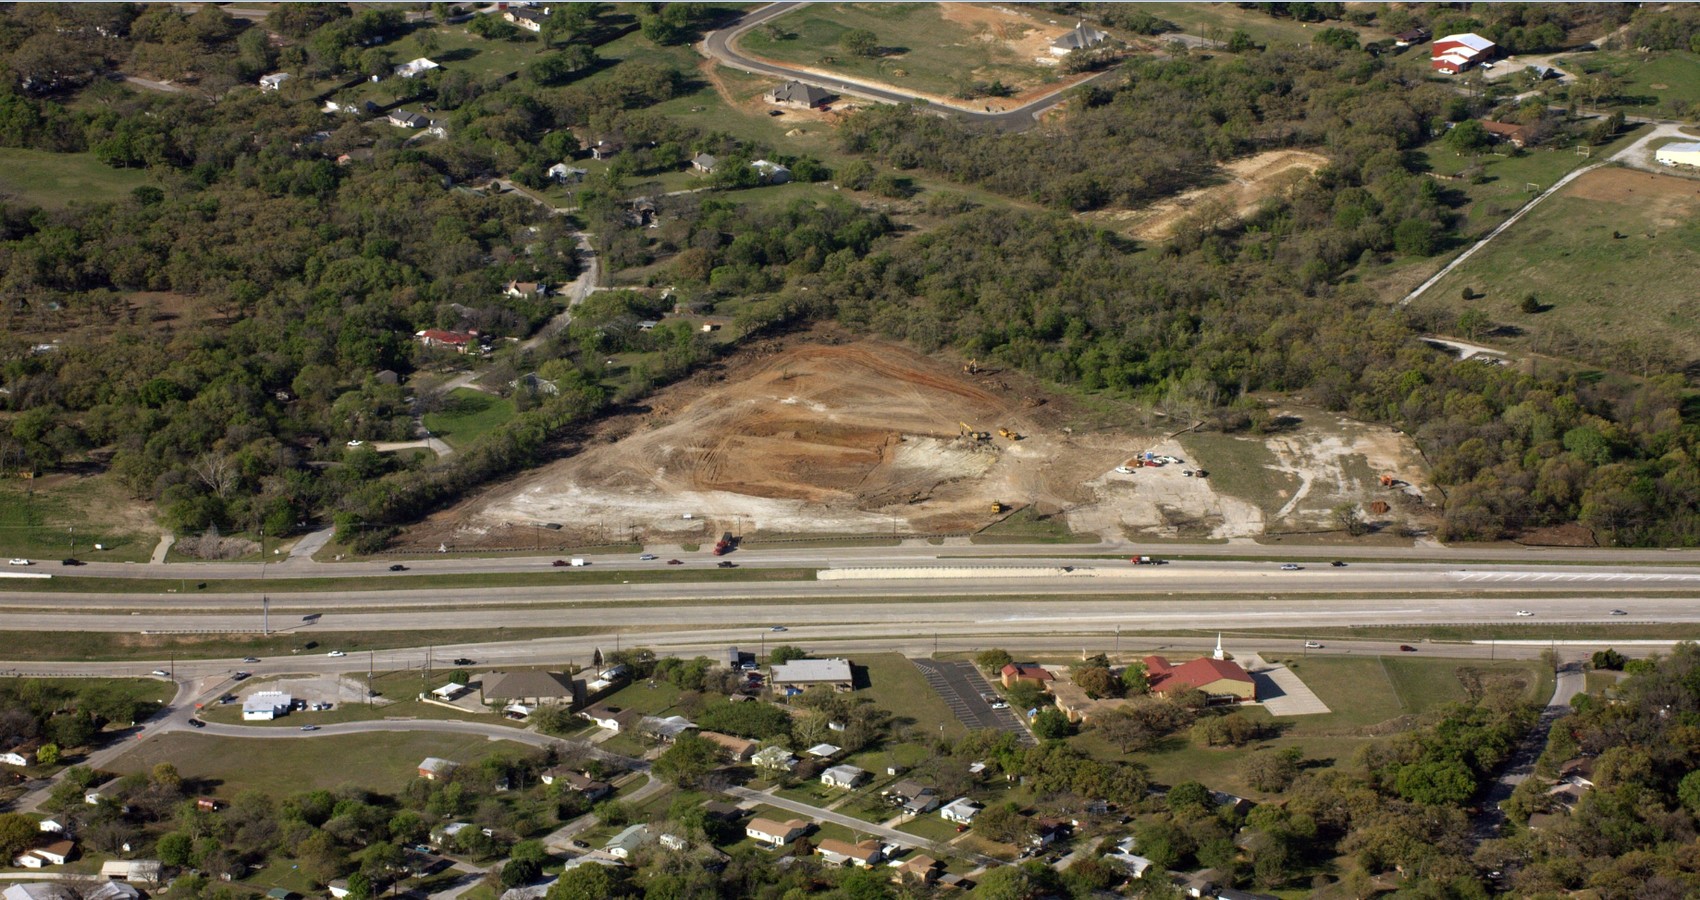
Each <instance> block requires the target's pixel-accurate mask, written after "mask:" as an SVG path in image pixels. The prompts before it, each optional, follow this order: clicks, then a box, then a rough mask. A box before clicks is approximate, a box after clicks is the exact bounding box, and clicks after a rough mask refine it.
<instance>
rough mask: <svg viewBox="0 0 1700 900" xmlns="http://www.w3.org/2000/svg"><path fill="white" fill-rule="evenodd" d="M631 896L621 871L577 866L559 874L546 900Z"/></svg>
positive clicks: (605, 899)
mask: <svg viewBox="0 0 1700 900" xmlns="http://www.w3.org/2000/svg"><path fill="white" fill-rule="evenodd" d="M630 896H632V893H631V891H630V890H629V889H628V888H627V887H626V875H625V871H624V870H623V869H621V870H616V869H612V868H609V867H608V866H579V867H578V868H576V869H568V870H567V871H565V872H562V873H561V877H560V879H559V880H557V881H556V882H555V884H554V886H553V887H551V888H549V894H548V900H621V898H625V897H630Z"/></svg>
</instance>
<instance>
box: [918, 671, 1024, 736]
mask: <svg viewBox="0 0 1700 900" xmlns="http://www.w3.org/2000/svg"><path fill="white" fill-rule="evenodd" d="M910 662H912V663H914V664H915V668H916V669H918V670H920V672H921V677H922V678H925V679H926V680H927V684H928V685H930V686H931V687H932V689H933V690H934V691H937V692H938V695H939V698H940V699H942V700H943V701H944V703H945V705H946V706H948V707H950V711H951V712H952V713H954V714H955V715H956V718H957V720H958V721H960V722H961V723H962V724H963V725H965V726H967V727H968V729H969V730H972V731H979V730H982V729H987V728H995V729H997V730H999V731H1007V732H1009V733H1010V734H1013V735H1015V736H1016V737H1017V738H1018V739H1019V740H1020V741H1021V742H1022V743H1023V744H1026V745H1027V746H1029V747H1035V746H1038V744H1039V742H1038V741H1037V740H1035V739H1034V737H1033V732H1031V731H1028V730H1027V726H1025V725H1023V724H1021V718H1020V717H1019V716H1018V715H1016V712H1015V710H1013V709H1009V708H1007V707H1006V708H1004V709H993V708H992V705H991V704H990V703H987V702H986V701H985V699H984V695H986V694H989V693H991V692H992V686H991V685H990V684H987V683H986V679H985V678H984V677H983V676H982V675H981V674H980V670H979V669H977V668H975V666H974V664H973V663H970V662H961V661H945V660H937V659H912V660H910Z"/></svg>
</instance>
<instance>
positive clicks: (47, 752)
mask: <svg viewBox="0 0 1700 900" xmlns="http://www.w3.org/2000/svg"><path fill="white" fill-rule="evenodd" d="M35 761H36V762H38V763H41V764H42V765H44V766H51V765H53V764H54V763H56V762H58V761H59V745H58V744H42V745H41V746H40V747H37V748H36V751H35Z"/></svg>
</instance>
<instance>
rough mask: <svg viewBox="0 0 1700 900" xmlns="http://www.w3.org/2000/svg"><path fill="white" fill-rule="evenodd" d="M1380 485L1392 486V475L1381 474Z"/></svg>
mask: <svg viewBox="0 0 1700 900" xmlns="http://www.w3.org/2000/svg"><path fill="white" fill-rule="evenodd" d="M1381 486H1382V487H1392V486H1393V476H1392V475H1382V476H1381Z"/></svg>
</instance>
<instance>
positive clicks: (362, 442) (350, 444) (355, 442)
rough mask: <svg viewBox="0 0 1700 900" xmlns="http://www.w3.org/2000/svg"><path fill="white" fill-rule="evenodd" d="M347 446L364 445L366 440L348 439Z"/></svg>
mask: <svg viewBox="0 0 1700 900" xmlns="http://www.w3.org/2000/svg"><path fill="white" fill-rule="evenodd" d="M348 446H350V447H364V446H366V442H365V441H349V442H348Z"/></svg>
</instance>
